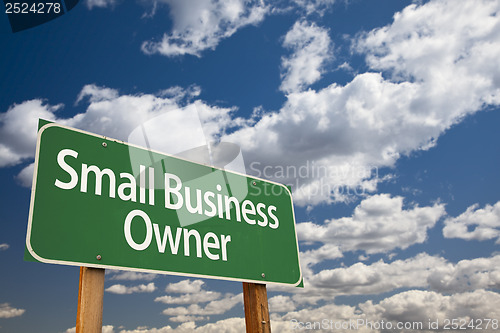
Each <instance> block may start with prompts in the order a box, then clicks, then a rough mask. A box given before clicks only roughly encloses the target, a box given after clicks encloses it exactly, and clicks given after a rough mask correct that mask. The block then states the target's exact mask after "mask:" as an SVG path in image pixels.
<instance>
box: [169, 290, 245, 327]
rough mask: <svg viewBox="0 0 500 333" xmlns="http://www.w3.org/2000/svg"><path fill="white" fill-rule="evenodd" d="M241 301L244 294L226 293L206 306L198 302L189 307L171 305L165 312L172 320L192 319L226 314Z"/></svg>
mask: <svg viewBox="0 0 500 333" xmlns="http://www.w3.org/2000/svg"><path fill="white" fill-rule="evenodd" d="M240 303H243V294H238V295H233V294H226V295H225V296H224V297H223V298H221V299H217V300H214V301H211V302H209V303H208V304H206V305H205V306H204V307H201V306H199V305H198V304H191V305H189V306H188V307H182V306H180V307H170V308H167V309H165V310H163V314H164V315H167V316H170V317H171V320H174V321H181V320H182V319H189V320H192V319H193V318H202V316H209V315H221V314H224V313H226V312H227V311H229V310H231V309H232V308H233V307H235V306H236V305H237V304H240ZM197 316H199V317H197ZM200 320H202V319H200Z"/></svg>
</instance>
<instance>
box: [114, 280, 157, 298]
mask: <svg viewBox="0 0 500 333" xmlns="http://www.w3.org/2000/svg"><path fill="white" fill-rule="evenodd" d="M155 290H156V286H155V284H154V282H151V283H148V284H147V285H146V284H140V285H138V286H133V287H127V286H124V285H122V284H114V285H112V286H111V287H108V288H106V291H107V292H109V293H112V294H120V295H125V294H133V293H152V292H153V291H155Z"/></svg>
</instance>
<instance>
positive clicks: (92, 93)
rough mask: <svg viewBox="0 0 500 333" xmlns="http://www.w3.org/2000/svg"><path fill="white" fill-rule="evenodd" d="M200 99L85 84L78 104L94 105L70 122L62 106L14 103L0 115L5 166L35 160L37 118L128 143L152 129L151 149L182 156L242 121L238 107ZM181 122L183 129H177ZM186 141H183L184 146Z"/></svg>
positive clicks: (194, 91)
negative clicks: (140, 131) (136, 133)
mask: <svg viewBox="0 0 500 333" xmlns="http://www.w3.org/2000/svg"><path fill="white" fill-rule="evenodd" d="M198 94H199V88H196V87H189V88H187V89H186V90H183V89H180V88H179V87H174V89H171V90H168V91H163V92H160V93H159V95H158V96H157V95H152V94H138V95H120V94H119V92H118V91H117V90H115V89H110V88H106V87H98V86H96V85H86V86H84V87H83V88H82V90H81V92H80V94H79V95H78V98H77V103H83V102H84V101H86V102H88V103H89V105H88V107H87V109H86V110H85V112H84V113H80V114H77V115H75V116H74V117H71V118H62V117H58V116H57V114H56V113H57V111H58V110H59V109H60V108H62V107H63V106H62V105H55V106H52V105H49V104H46V103H44V101H42V100H30V101H25V102H23V103H21V104H15V105H13V106H12V107H10V108H9V109H8V110H7V112H5V113H3V114H0V167H6V166H12V165H16V164H20V163H22V162H24V161H27V160H32V159H33V158H34V155H35V143H36V132H37V126H38V118H43V119H46V120H51V121H56V122H58V123H60V124H63V125H68V126H72V127H75V128H79V129H83V130H87V131H90V132H93V133H96V134H100V135H105V136H108V137H111V138H114V139H118V140H122V141H129V142H130V141H131V140H129V136H130V135H131V133H132V132H133V131H134V130H135V129H137V128H138V126H140V125H144V124H150V125H151V124H153V125H154V126H148V132H147V135H148V137H149V140H148V142H149V143H151V146H150V147H151V148H152V149H156V150H158V151H163V152H166V153H171V154H175V153H179V149H180V148H182V149H181V151H182V150H183V149H191V148H194V147H198V146H200V145H204V144H206V143H207V142H210V141H215V140H216V139H217V137H218V136H220V133H222V132H223V131H224V128H226V127H230V126H235V124H238V123H239V122H240V121H241V120H240V119H238V118H232V117H231V112H232V111H234V109H233V108H219V107H216V106H210V105H207V104H205V103H203V102H201V101H194V102H188V100H190V99H191V98H192V97H195V96H197V95H198ZM179 122H182V123H183V126H182V127H179V126H175V125H174V124H177V123H179ZM166 129H169V130H166ZM185 133H190V135H188V136H186V135H185ZM181 136H182V137H183V138H184V139H183V140H182V141H179V140H178V138H179V137H181ZM33 168H34V166H33V164H31V165H28V166H26V167H25V168H24V169H23V170H22V171H21V173H20V174H19V175H18V176H17V179H18V181H19V182H20V183H21V184H22V185H25V186H30V185H31V181H32V174H33Z"/></svg>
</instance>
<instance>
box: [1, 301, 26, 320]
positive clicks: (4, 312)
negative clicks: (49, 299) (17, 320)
mask: <svg viewBox="0 0 500 333" xmlns="http://www.w3.org/2000/svg"><path fill="white" fill-rule="evenodd" d="M25 311H26V310H24V309H16V308H13V307H12V306H10V304H9V303H1V304H0V318H13V317H19V316H21V315H22V314H23V313H24V312H25Z"/></svg>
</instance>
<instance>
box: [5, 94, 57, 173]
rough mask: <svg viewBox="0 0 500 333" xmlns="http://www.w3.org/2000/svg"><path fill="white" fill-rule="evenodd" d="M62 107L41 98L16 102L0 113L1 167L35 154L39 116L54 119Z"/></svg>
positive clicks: (16, 162) (14, 163) (17, 162)
mask: <svg viewBox="0 0 500 333" xmlns="http://www.w3.org/2000/svg"><path fill="white" fill-rule="evenodd" d="M61 107H62V105H61V104H59V105H54V106H51V105H47V104H45V103H44V101H42V100H40V99H33V100H30V101H25V102H22V103H21V104H14V105H13V106H11V107H10V108H9V109H8V110H7V112H5V113H2V114H0V167H5V166H11V165H16V164H19V163H21V162H22V161H23V160H26V159H29V158H32V157H33V156H34V155H35V142H36V133H37V128H38V118H43V119H46V120H54V119H55V118H56V116H55V113H56V112H57V111H58V110H59V109H60V108H61Z"/></svg>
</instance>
